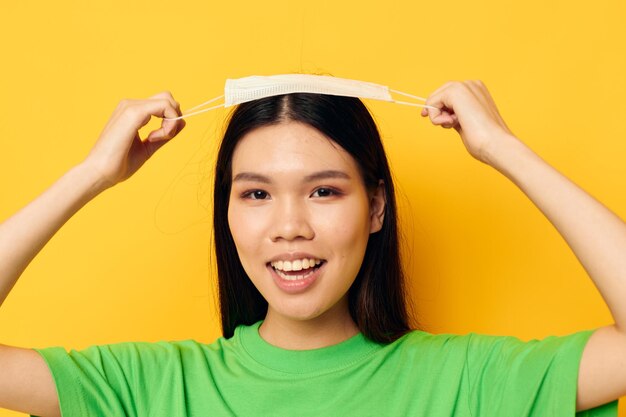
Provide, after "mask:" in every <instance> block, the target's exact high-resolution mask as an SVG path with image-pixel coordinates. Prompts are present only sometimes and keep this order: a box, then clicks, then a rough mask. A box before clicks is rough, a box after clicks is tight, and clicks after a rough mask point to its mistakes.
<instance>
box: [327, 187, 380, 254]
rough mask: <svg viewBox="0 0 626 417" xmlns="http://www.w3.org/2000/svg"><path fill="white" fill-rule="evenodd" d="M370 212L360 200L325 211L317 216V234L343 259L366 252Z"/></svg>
mask: <svg viewBox="0 0 626 417" xmlns="http://www.w3.org/2000/svg"><path fill="white" fill-rule="evenodd" d="M368 211H369V210H368V207H367V205H366V203H364V202H363V201H360V200H359V199H355V200H354V201H350V202H348V203H347V204H342V205H337V206H334V207H333V208H330V209H328V210H323V211H321V212H320V213H319V215H318V216H316V217H317V219H318V220H317V222H316V224H317V227H316V233H317V234H318V236H319V237H320V238H321V237H322V236H323V238H324V240H325V241H326V242H327V243H328V244H329V245H330V246H332V247H334V249H335V250H336V251H337V254H338V255H340V256H341V257H346V256H349V255H351V254H353V253H354V252H355V251H361V250H364V249H363V248H365V246H366V245H367V240H368V238H369V223H368V222H369V216H368Z"/></svg>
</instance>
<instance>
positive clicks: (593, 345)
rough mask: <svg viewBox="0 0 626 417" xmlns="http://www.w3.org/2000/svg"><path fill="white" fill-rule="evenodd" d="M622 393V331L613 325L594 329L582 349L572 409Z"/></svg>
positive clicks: (625, 380) (625, 367) (625, 339)
mask: <svg viewBox="0 0 626 417" xmlns="http://www.w3.org/2000/svg"><path fill="white" fill-rule="evenodd" d="M625 394H626V334H625V333H624V332H621V331H620V330H619V329H618V328H616V327H615V325H610V326H605V327H600V328H598V329H597V330H596V331H595V332H594V333H593V334H592V335H591V337H590V338H589V341H588V342H587V345H586V346H585V349H584V351H583V355H582V358H581V361H580V369H579V372H578V393H577V396H576V411H582V410H588V409H590V408H594V407H597V406H600V405H602V404H606V403H608V402H611V401H614V400H616V399H618V398H619V397H621V396H623V395H625Z"/></svg>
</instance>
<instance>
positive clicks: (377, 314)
mask: <svg viewBox="0 0 626 417" xmlns="http://www.w3.org/2000/svg"><path fill="white" fill-rule="evenodd" d="M287 121H296V122H301V123H305V124H307V125H309V126H311V127H313V128H315V129H317V130H318V131H320V132H321V133H323V134H324V135H326V136H327V137H329V138H330V139H332V140H333V141H334V142H336V143H337V144H338V145H339V146H341V147H342V148H343V149H344V150H345V151H346V152H348V153H349V154H350V155H351V156H352V157H353V158H354V160H355V161H356V163H357V165H358V167H359V170H360V173H361V175H362V178H363V182H364V184H365V186H366V188H367V189H368V190H370V191H371V190H374V189H376V187H377V186H378V184H379V181H380V180H382V181H383V182H384V188H385V198H386V204H385V213H384V221H383V226H382V229H381V230H380V231H378V232H376V233H373V234H370V236H369V240H368V243H367V248H366V251H365V256H364V259H363V263H362V264H361V268H360V270H359V272H358V274H357V276H356V278H355V281H354V283H353V284H352V286H351V287H350V290H349V293H348V299H349V309H350V314H351V316H352V319H353V320H354V322H355V323H356V325H357V326H358V328H359V330H360V331H361V332H362V333H363V334H364V335H365V336H366V337H367V338H369V339H371V340H374V341H376V342H380V343H390V342H392V341H394V340H396V339H398V338H399V337H401V336H402V335H404V334H405V333H407V332H408V331H410V330H411V329H410V326H409V318H408V312H407V303H406V298H405V297H406V295H405V283H404V274H403V270H402V265H401V261H400V248H399V242H398V240H399V239H398V225H397V224H398V221H397V209H396V200H395V194H394V186H393V182H392V179H391V173H390V170H389V164H388V163H387V157H386V154H385V150H384V148H383V145H382V142H381V139H380V134H379V132H378V129H377V127H376V123H375V122H374V120H373V118H372V116H371V114H370V113H369V111H368V110H367V108H366V107H365V105H364V104H363V102H361V100H360V99H358V98H353V97H343V96H332V95H324V94H309V93H295V94H285V95H279V96H272V97H266V98H262V99H259V100H254V101H250V102H246V103H242V104H240V105H238V106H237V108H236V109H235V110H234V112H233V113H232V114H231V115H230V118H229V120H228V122H227V127H226V130H225V132H224V137H223V139H222V142H221V144H220V149H219V152H218V157H217V163H216V167H215V187H214V195H213V197H214V200H213V201H214V209H213V226H214V231H215V254H216V262H217V272H218V281H219V283H218V286H219V301H220V310H221V316H222V331H223V334H224V337H226V338H230V337H232V336H233V334H234V331H235V328H236V327H237V326H239V325H251V324H254V323H256V322H257V321H259V320H262V319H264V318H265V315H266V313H267V307H268V305H267V301H266V300H265V299H264V298H263V296H262V295H261V293H260V292H259V291H258V290H257V289H256V287H255V286H254V284H253V283H252V281H251V280H250V278H248V276H247V274H246V272H245V271H244V269H243V266H242V265H241V261H240V260H239V255H238V254H237V248H236V247H235V242H234V240H233V237H232V235H231V232H230V228H229V226H228V221H227V219H228V203H229V198H230V191H231V183H232V165H231V161H232V157H233V152H234V150H235V147H236V145H237V143H238V142H239V140H240V139H241V138H242V137H243V136H244V135H246V134H247V133H249V132H250V131H252V130H254V129H256V128H258V127H261V126H267V125H275V124H279V123H282V122H287Z"/></svg>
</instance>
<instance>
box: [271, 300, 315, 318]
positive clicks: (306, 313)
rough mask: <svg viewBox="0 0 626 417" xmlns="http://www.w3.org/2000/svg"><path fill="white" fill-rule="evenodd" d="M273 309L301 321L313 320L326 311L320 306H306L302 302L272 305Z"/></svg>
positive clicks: (284, 315)
mask: <svg viewBox="0 0 626 417" xmlns="http://www.w3.org/2000/svg"><path fill="white" fill-rule="evenodd" d="M272 309H273V310H274V311H275V312H276V313H278V314H280V315H281V316H283V317H286V318H289V319H291V320H299V321H307V320H313V319H316V318H318V317H319V316H321V315H322V314H324V313H325V312H326V311H325V310H324V309H323V308H322V307H320V306H316V305H312V306H306V305H301V304H300V305H294V306H285V305H283V306H277V307H272Z"/></svg>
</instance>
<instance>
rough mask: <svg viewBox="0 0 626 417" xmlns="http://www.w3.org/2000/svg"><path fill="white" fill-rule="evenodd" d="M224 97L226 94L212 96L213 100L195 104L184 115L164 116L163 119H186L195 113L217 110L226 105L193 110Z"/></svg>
mask: <svg viewBox="0 0 626 417" xmlns="http://www.w3.org/2000/svg"><path fill="white" fill-rule="evenodd" d="M223 97H224V95H223V94H222V95H221V96H218V97H215V98H212V99H211V100H209V101H205V102H204V103H200V104H198V105H197V106H194V107H192V108H190V109H188V110H187V113H183V115H182V116H178V117H164V118H163V120H178V119H184V118H185V117H189V116H194V115H196V114H200V113H204V112H207V111H210V110H215V109H217V108H220V107H223V106H224V104H218V105H217V106H212V107H209V108H208V109H202V110H198V111H195V112H194V111H193V110H195V109H199V108H200V107H203V106H206V105H207V104H211V103H213V102H214V101H217V100H219V99H220V98H223ZM189 112H191V113H189Z"/></svg>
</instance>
